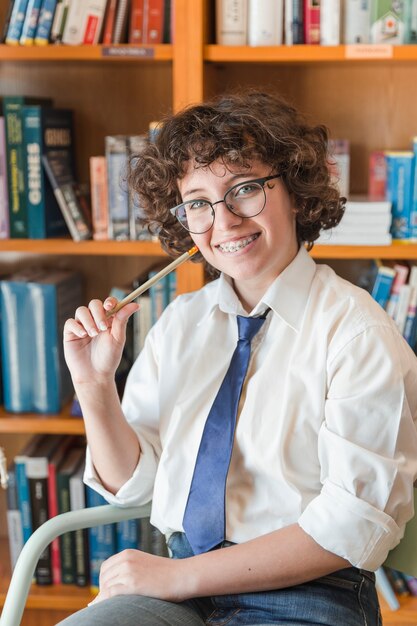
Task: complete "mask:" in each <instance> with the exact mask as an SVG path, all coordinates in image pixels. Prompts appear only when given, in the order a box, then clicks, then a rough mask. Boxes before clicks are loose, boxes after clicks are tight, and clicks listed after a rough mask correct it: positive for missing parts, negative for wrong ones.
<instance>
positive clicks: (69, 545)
mask: <svg viewBox="0 0 417 626" xmlns="http://www.w3.org/2000/svg"><path fill="white" fill-rule="evenodd" d="M57 491H58V494H57V495H58V509H59V513H67V512H68V511H70V510H71V503H70V490H69V476H68V475H67V474H62V473H60V472H59V469H58V475H57ZM73 544H74V533H72V532H70V533H64V534H63V535H61V536H60V537H59V547H60V553H61V580H62V584H64V585H73V584H74V583H75V565H74V558H73V555H74V545H73Z"/></svg>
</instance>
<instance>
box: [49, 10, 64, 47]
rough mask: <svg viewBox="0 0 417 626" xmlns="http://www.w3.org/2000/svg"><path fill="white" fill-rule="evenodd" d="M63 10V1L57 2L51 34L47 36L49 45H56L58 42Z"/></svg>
mask: <svg viewBox="0 0 417 626" xmlns="http://www.w3.org/2000/svg"><path fill="white" fill-rule="evenodd" d="M63 10H64V0H57V3H56V7H55V13H54V19H53V20H52V26H51V32H50V35H49V40H50V42H51V43H56V42H57V41H58V37H59V30H60V27H61V20H62V15H63Z"/></svg>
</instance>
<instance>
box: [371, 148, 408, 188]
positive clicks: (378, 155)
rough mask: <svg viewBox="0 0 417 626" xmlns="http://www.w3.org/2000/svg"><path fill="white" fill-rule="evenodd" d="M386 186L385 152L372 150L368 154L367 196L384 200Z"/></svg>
mask: <svg viewBox="0 0 417 626" xmlns="http://www.w3.org/2000/svg"><path fill="white" fill-rule="evenodd" d="M386 186H387V162H386V159H385V153H384V152H383V151H382V150H374V151H373V152H371V154H370V156H369V188H368V194H369V197H370V198H371V199H373V200H384V199H385V197H386ZM416 192H417V190H416ZM416 198H417V193H416Z"/></svg>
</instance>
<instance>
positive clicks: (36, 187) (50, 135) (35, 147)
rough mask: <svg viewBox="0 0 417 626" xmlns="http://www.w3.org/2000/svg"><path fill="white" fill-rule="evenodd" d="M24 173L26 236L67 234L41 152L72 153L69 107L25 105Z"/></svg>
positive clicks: (23, 114) (42, 236) (45, 236)
mask: <svg viewBox="0 0 417 626" xmlns="http://www.w3.org/2000/svg"><path fill="white" fill-rule="evenodd" d="M22 120H23V145H24V152H25V159H24V176H25V187H26V190H27V221H28V229H27V230H28V236H29V237H30V238H31V239H48V238H50V237H61V236H63V235H67V234H68V228H67V225H66V222H65V220H64V218H63V215H62V212H61V209H60V207H59V204H58V202H57V200H56V197H55V194H54V190H53V189H52V186H51V183H50V181H49V178H48V177H47V175H46V172H45V168H44V167H43V165H42V156H43V155H44V154H46V155H48V154H51V153H52V154H53V155H54V156H55V157H57V156H59V155H61V153H62V154H63V157H64V158H65V155H66V153H67V152H68V151H70V153H71V154H72V111H71V110H69V109H53V108H47V107H41V106H39V105H32V106H29V105H25V106H24V107H23V110H22Z"/></svg>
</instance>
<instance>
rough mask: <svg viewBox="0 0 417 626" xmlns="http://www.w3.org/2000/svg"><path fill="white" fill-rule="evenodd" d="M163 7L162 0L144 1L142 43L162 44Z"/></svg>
mask: <svg viewBox="0 0 417 626" xmlns="http://www.w3.org/2000/svg"><path fill="white" fill-rule="evenodd" d="M165 7H166V2H165V1H164V0H144V4H143V41H142V43H148V44H152V43H153V44H158V43H163V42H164V22H165Z"/></svg>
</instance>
